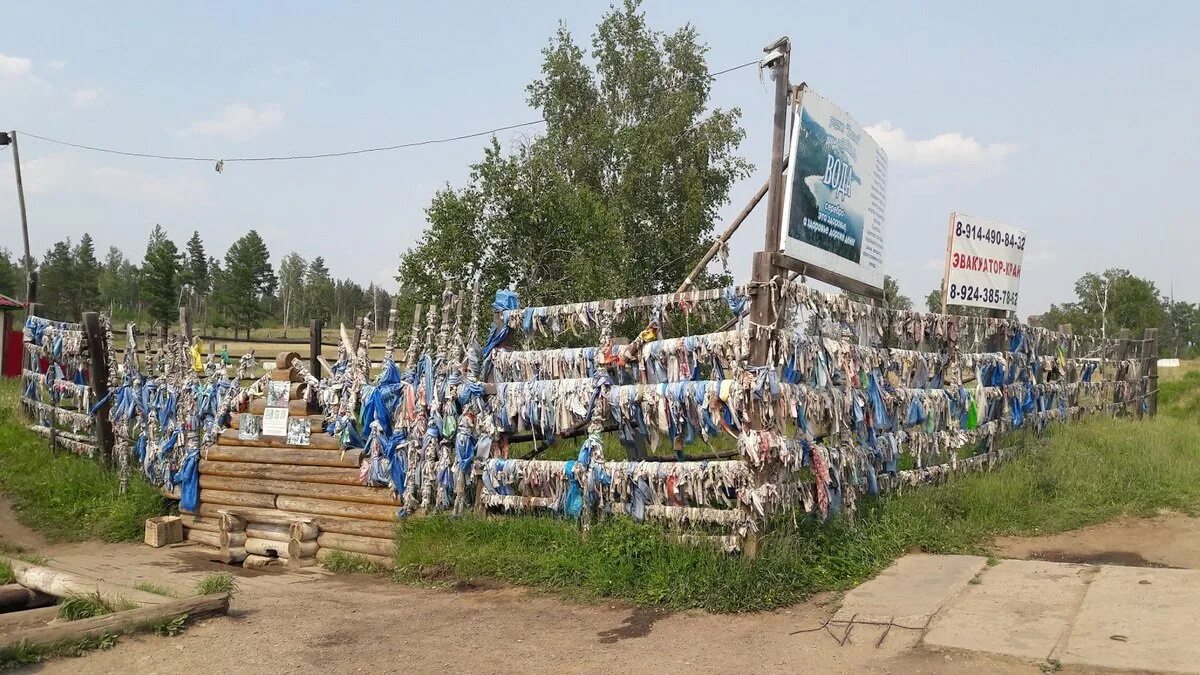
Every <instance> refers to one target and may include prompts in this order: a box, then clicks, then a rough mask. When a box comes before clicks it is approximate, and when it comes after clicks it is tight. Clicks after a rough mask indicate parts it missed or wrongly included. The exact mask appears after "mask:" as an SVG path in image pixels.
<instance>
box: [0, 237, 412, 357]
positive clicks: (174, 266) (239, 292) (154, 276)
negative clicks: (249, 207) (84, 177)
mask: <svg viewBox="0 0 1200 675" xmlns="http://www.w3.org/2000/svg"><path fill="white" fill-rule="evenodd" d="M34 263H35V268H36V269H37V271H38V294H37V300H38V303H39V304H40V305H41V307H40V308H39V310H38V311H39V313H40V314H42V315H43V316H46V317H49V318H52V319H57V320H62V321H78V320H79V317H80V315H81V314H82V313H83V312H87V311H101V312H106V313H108V314H110V315H111V316H112V317H113V318H114V320H117V321H136V322H139V323H144V324H146V323H157V324H172V323H175V322H176V321H178V319H179V308H180V307H181V306H184V305H187V306H189V307H191V309H192V317H193V321H194V322H195V325H196V326H197V327H198V328H199V329H200V330H201V331H203V330H205V329H232V330H233V333H234V335H235V336H236V335H237V334H238V333H239V332H241V331H245V333H246V335H247V336H248V335H249V331H250V330H251V329H254V328H259V327H261V326H264V325H281V326H282V331H281V333H282V335H284V336H286V335H287V331H288V330H289V329H290V328H293V327H296V326H302V325H307V323H308V321H309V320H310V319H321V320H323V321H325V322H326V323H331V324H336V323H338V322H345V323H348V324H349V323H353V322H354V320H355V319H356V318H357V317H360V316H362V315H363V314H364V313H365V312H366V311H368V310H372V309H380V310H381V311H386V309H387V308H389V307H390V305H391V301H392V296H391V294H389V293H388V292H387V291H386V290H384V289H382V288H380V287H378V286H376V285H375V284H369V285H367V286H366V287H363V286H362V285H361V284H358V283H356V282H354V281H352V280H350V279H334V278H333V277H332V276H331V275H330V273H329V268H328V267H327V266H326V264H325V259H324V258H322V257H320V256H317V257H316V258H313V259H312V260H311V261H308V260H305V259H304V258H303V257H301V256H300V254H298V253H295V252H291V253H288V254H287V255H285V256H284V257H283V259H282V261H281V262H280V265H279V269H278V272H277V271H276V269H275V268H274V267H273V266H272V265H271V254H270V251H269V250H268V249H267V245H266V243H265V242H264V241H263V239H262V237H261V236H259V234H258V232H256V231H254V230H250V231H249V232H247V233H246V234H245V235H243V236H242V237H240V238H239V239H238V240H237V241H235V242H233V244H232V245H231V246H230V247H229V249H228V250H227V251H226V252H225V255H224V257H223V258H221V259H218V258H215V257H212V256H209V255H208V254H207V253H206V250H205V246H204V241H203V239H201V237H200V233H199V232H193V233H192V236H191V238H190V239H188V241H187V243H186V244H185V245H184V247H183V248H182V249H180V247H179V246H177V245H176V244H175V242H174V241H172V240H171V238H170V237H168V236H167V233H166V231H165V230H164V229H163V228H162V226H161V225H155V226H154V229H153V230H151V232H150V236H149V238H148V240H147V242H146V251H145V253H144V254H143V255H142V257H141V260H140V261H138V260H136V259H135V258H132V257H130V256H127V255H126V254H125V253H123V252H122V251H121V250H120V249H118V248H117V247H115V246H110V247H109V249H108V252H107V253H106V255H105V256H104V259H103V260H100V259H99V258H98V257H97V254H96V245H95V241H94V240H93V239H92V236H91V235H90V234H84V235H83V236H82V237H80V239H79V241H78V242H77V243H74V244H73V243H72V242H71V240H70V239H64V240H62V241H58V242H55V243H54V245H53V246H51V247H50V248H49V249H48V250H47V251H46V253H45V255H44V256H43V257H42V259H41V260H40V261H38V260H35V261H34ZM24 283H25V274H24V265H23V260H21V258H19V257H14V256H13V255H12V253H10V252H9V251H8V250H7V249H0V293H4V294H6V295H10V296H12V295H16V294H17V293H18V290H17V289H18V288H23V287H24Z"/></svg>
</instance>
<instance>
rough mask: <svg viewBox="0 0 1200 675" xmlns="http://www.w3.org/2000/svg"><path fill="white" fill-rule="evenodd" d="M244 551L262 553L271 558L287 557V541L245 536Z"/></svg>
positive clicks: (251, 553)
mask: <svg viewBox="0 0 1200 675" xmlns="http://www.w3.org/2000/svg"><path fill="white" fill-rule="evenodd" d="M246 553H249V554H250V555H262V556H267V557H271V558H285V559H286V558H288V557H289V556H288V543H287V542H286V541H271V540H270V539H255V538H252V537H246Z"/></svg>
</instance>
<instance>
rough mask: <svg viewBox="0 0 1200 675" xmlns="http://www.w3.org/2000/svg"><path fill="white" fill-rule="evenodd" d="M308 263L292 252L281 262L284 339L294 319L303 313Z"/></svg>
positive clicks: (280, 296)
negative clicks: (305, 271)
mask: <svg viewBox="0 0 1200 675" xmlns="http://www.w3.org/2000/svg"><path fill="white" fill-rule="evenodd" d="M306 265H307V263H305V261H304V258H301V257H300V254H299V253H296V252H295V251H292V252H291V253H289V254H287V255H285V256H283V260H281V261H280V262H279V304H280V305H282V307H283V337H287V332H288V326H289V325H290V323H291V320H292V318H293V317H294V316H295V315H294V314H293V313H292V312H293V311H295V312H296V313H297V314H298V313H300V312H301V311H302V307H303V302H304V269H305V267H306Z"/></svg>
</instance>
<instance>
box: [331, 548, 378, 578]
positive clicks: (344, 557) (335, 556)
mask: <svg viewBox="0 0 1200 675" xmlns="http://www.w3.org/2000/svg"><path fill="white" fill-rule="evenodd" d="M321 567H324V568H325V569H327V570H329V571H330V572H334V573H336V574H378V573H379V572H382V571H383V568H382V567H380V566H379V565H376V564H375V563H373V562H371V561H370V560H367V559H366V558H365V557H363V556H361V555H355V554H353V553H343V552H341V551H334V552H333V553H332V554H330V555H329V557H328V558H325V559H324V560H322V561H321Z"/></svg>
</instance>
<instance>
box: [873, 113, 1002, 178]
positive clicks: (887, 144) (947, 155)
mask: <svg viewBox="0 0 1200 675" xmlns="http://www.w3.org/2000/svg"><path fill="white" fill-rule="evenodd" d="M867 132H868V133H869V134H871V137H872V138H874V139H875V140H876V141H878V142H879V144H880V145H882V146H883V149H884V150H886V151H887V154H888V160H889V161H890V162H897V163H902V164H911V165H915V166H918V167H925V168H952V167H953V168H972V169H984V170H992V169H997V168H999V167H1000V166H1001V165H1003V164H1004V161H1005V160H1006V159H1007V158H1008V157H1009V155H1011V154H1013V153H1014V152H1016V151H1017V149H1018V146H1017V145H1015V144H1013V143H980V142H979V141H977V140H975V139H974V138H972V137H970V136H964V135H963V134H961V133H959V132H957V131H951V132H947V133H943V134H938V135H937V136H934V137H932V138H926V139H924V140H917V139H914V138H909V136H908V132H906V131H905V130H904V129H901V128H899V127H896V126H893V125H892V123H891V122H889V121H887V120H884V121H883V122H880V123H879V124H876V125H874V126H870V127H867Z"/></svg>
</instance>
